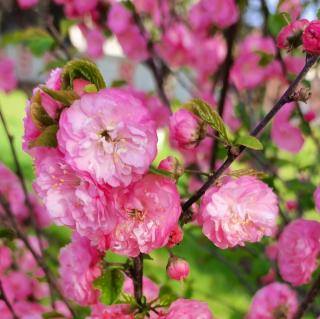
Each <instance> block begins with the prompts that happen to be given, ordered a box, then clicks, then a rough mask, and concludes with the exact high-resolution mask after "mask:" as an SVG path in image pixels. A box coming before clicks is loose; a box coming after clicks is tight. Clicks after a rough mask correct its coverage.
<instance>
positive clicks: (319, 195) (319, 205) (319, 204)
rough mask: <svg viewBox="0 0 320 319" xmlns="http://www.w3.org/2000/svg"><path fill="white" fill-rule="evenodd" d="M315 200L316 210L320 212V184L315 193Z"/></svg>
mask: <svg viewBox="0 0 320 319" xmlns="http://www.w3.org/2000/svg"><path fill="white" fill-rule="evenodd" d="M313 200H314V203H315V206H316V210H317V211H318V212H320V186H318V187H317V189H316V190H315V192H314V193H313Z"/></svg>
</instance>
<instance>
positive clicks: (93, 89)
mask: <svg viewBox="0 0 320 319" xmlns="http://www.w3.org/2000/svg"><path fill="white" fill-rule="evenodd" d="M84 92H85V93H96V92H98V90H97V87H96V86H95V85H94V84H88V85H86V86H85V87H84Z"/></svg>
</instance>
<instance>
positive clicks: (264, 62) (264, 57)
mask: <svg viewBox="0 0 320 319" xmlns="http://www.w3.org/2000/svg"><path fill="white" fill-rule="evenodd" d="M256 53H257V54H258V55H259V56H260V61H259V65H260V66H262V67H265V66H268V65H269V64H270V63H271V62H272V61H273V58H274V57H273V55H272V54H270V53H267V52H264V51H261V50H257V51H256Z"/></svg>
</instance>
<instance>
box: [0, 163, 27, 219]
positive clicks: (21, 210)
mask: <svg viewBox="0 0 320 319" xmlns="http://www.w3.org/2000/svg"><path fill="white" fill-rule="evenodd" d="M0 195H1V196H3V197H4V198H5V200H6V201H7V202H8V204H9V206H10V209H11V211H12V213H13V214H14V215H15V216H16V217H17V218H18V219H19V220H23V219H25V218H26V217H28V210H27V208H26V206H25V204H24V201H25V196H24V192H23V190H22V186H21V183H20V181H19V179H18V177H17V176H16V175H15V174H14V173H13V172H12V171H11V170H10V169H9V168H7V167H6V166H5V165H3V164H2V163H0ZM3 214H4V211H3V208H2V206H1V205H0V215H3Z"/></svg>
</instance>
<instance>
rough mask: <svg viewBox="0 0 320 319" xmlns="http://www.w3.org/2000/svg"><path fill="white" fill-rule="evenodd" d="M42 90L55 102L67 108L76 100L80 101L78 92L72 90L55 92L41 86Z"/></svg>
mask: <svg viewBox="0 0 320 319" xmlns="http://www.w3.org/2000/svg"><path fill="white" fill-rule="evenodd" d="M41 90H42V91H43V92H45V93H47V94H48V95H49V96H51V97H52V98H53V99H54V100H56V101H59V102H61V103H62V104H63V105H65V106H69V105H71V104H72V103H73V102H74V101H75V100H77V99H79V96H78V94H77V93H76V92H74V91H72V90H61V91H54V90H51V89H48V88H47V87H45V86H41Z"/></svg>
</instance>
